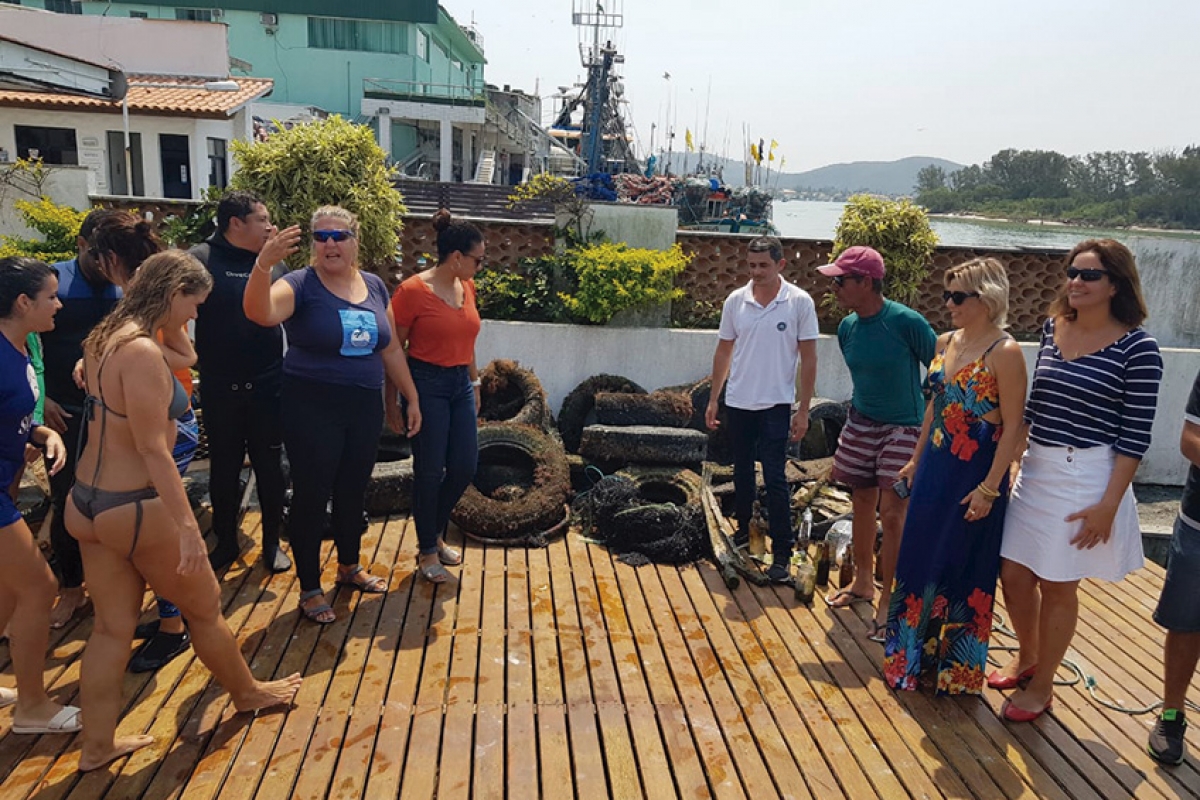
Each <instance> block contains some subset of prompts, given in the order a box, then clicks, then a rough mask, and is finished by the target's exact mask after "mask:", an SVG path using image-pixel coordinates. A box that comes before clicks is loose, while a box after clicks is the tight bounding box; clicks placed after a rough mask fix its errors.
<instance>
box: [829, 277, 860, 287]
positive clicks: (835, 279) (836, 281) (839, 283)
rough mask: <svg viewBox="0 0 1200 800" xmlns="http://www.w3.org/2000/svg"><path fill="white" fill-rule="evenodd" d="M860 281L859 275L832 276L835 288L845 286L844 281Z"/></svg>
mask: <svg viewBox="0 0 1200 800" xmlns="http://www.w3.org/2000/svg"><path fill="white" fill-rule="evenodd" d="M861 280H862V276H861V275H835V276H833V282H834V284H835V285H837V286H845V285H846V281H861Z"/></svg>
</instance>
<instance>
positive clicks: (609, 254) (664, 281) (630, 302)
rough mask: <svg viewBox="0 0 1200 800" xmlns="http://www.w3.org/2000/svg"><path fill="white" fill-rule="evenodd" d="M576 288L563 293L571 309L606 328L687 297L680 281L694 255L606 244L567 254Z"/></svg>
mask: <svg viewBox="0 0 1200 800" xmlns="http://www.w3.org/2000/svg"><path fill="white" fill-rule="evenodd" d="M564 257H565V259H566V261H567V264H568V267H569V270H570V272H571V277H572V278H573V282H574V284H575V289H574V292H573V293H567V292H563V293H560V295H559V296H560V297H561V298H562V301H563V304H564V305H565V306H566V308H567V310H568V311H569V312H570V313H571V314H572V315H574V316H575V317H578V318H580V319H583V320H586V321H588V322H595V323H605V322H608V321H609V320H610V319H612V316H613V315H614V314H616V313H617V312H618V311H623V310H625V309H627V308H637V307H639V306H640V307H644V306H654V305H658V304H660V303H665V302H668V301H670V300H678V299H680V298H682V297H683V296H684V292H683V290H682V289H677V288H675V276H676V275H678V274H680V273H681V272H683V270H684V269H685V268H686V267H687V265H688V262H689V261H690V260H691V256H688V255H684V252H683V249H682V248H681V247H680V246H679V245H677V244H676V245H674V246H673V247H672V248H671V249H670V250H665V251H664V250H646V249H641V248H632V247H629V246H627V245H624V244H613V243H612V242H602V243H598V244H589V245H584V246H582V247H577V248H573V249H571V250H568V251H567V252H566V253H565V255H564Z"/></svg>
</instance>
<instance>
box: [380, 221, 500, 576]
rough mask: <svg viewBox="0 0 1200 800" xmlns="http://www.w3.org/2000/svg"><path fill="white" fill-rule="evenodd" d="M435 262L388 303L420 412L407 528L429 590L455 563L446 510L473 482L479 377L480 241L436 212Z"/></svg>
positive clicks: (391, 411)
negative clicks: (447, 536) (477, 291)
mask: <svg viewBox="0 0 1200 800" xmlns="http://www.w3.org/2000/svg"><path fill="white" fill-rule="evenodd" d="M433 227H434V228H435V229H436V230H437V247H438V263H437V266H435V267H434V268H433V269H430V270H427V271H425V272H422V273H420V274H418V275H414V276H412V277H411V278H409V279H408V280H406V281H404V282H403V283H401V284H400V287H399V288H398V289H397V290H396V294H395V295H394V296H393V297H392V313H393V315H394V316H395V323H396V336H397V338H398V339H399V340H400V341H401V342H404V343H407V351H408V368H409V371H410V372H411V373H412V378H413V383H414V384H416V387H417V395H418V397H419V398H420V400H419V402H420V405H421V419H422V423H421V430H420V432H419V433H417V435H416V436H415V437H413V524H414V525H416V528H417V542H418V545H419V547H420V555H419V556H418V557H417V567H418V569H419V570H420V572H421V575H422V576H423V577H424V578H425V579H426V580H429V581H430V582H432V583H443V582H445V581H447V580H449V578H450V573H449V572H447V571H446V566H453V565H456V564H459V563H461V561H462V556H461V555H460V554H459V553H458V552H457V551H456V550H454V549H452V548H450V547H447V546H446V542H445V540H444V537H445V534H446V526H447V525H448V524H449V523H450V510H451V509H452V508H454V505H455V503H457V502H458V499H459V498H460V497H462V493H463V492H464V491H466V489H467V486H469V485H470V483H471V479H472V478H474V477H475V466H476V462H477V461H478V459H479V444H478V441H477V439H476V422H475V419H476V408H477V407H478V405H479V373H478V370H477V369H476V366H475V339H476V337H477V336H478V335H479V327H480V320H479V310H478V309H477V308H476V307H475V283H474V281H473V280H472V279H473V278H474V277H475V273H476V272H478V271H479V268H480V266H481V265H482V264H483V258H484V249H485V248H484V242H483V234H482V233H480V232H479V229H478V228H476V227H475V226H474V225H471V224H470V223H467V222H454V221H452V220H451V218H450V212H449V211H446V210H445V209H442V210H441V211H439V212H438V213H437V214H435V215H434V217H433ZM387 414H388V424H389V425H390V426H391V428H392V429H393V430H395V431H397V432H399V431H401V430H403V424H402V416H401V413H400V407H399V404H398V398H397V396H396V390H395V388H394V387H391V385H390V384H389V390H388V392H387Z"/></svg>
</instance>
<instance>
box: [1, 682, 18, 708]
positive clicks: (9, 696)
mask: <svg viewBox="0 0 1200 800" xmlns="http://www.w3.org/2000/svg"><path fill="white" fill-rule="evenodd" d="M15 702H17V690H16V689H9V688H8V687H6V686H0V708H8V707H9V706H11V705H12V704H13V703H15Z"/></svg>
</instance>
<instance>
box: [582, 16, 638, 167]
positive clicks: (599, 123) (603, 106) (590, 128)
mask: <svg viewBox="0 0 1200 800" xmlns="http://www.w3.org/2000/svg"><path fill="white" fill-rule="evenodd" d="M623 2H624V0H603V2H598V1H597V0H572V14H571V21H572V23H574V25H575V26H576V27H577V28H579V29H580V42H579V54H580V60H581V61H582V62H583V66H584V68H585V69H587V71H588V80H587V88H586V89H585V91H586V93H587V101H586V104H585V106H584V118H583V142H582V156H583V160H584V161H585V162H587V169H588V172H589V173H597V172H608V169H607V162H608V153H607V151H606V147H605V142H604V137H605V133H606V132H608V130H609V129H610V128H612V129H613V130H612V131H611V133H612V134H614V135H619V136H621V137H622V138H623V137H624V136H625V135H626V134H625V131H624V126H623V125H622V124H620V114H619V111H618V112H615V117H616V118H615V120H614V119H611V117H613V116H614V114H613V113H610V112H612V111H613V109H610V106H611V105H612V104H613V98H612V94H613V86H612V84H613V82H614V81H615V80H616V78H615V76H614V75H613V74H612V72H613V67H614V66H615V65H617V64H622V63H624V61H625V57H624V56H622V55H621V54H620V53H618V52H617V50H616V47H615V46H614V45H613V42H612V38H611V37H612V34H615V32H616V31H617V30H618V29H620V28H621V27H623V26H624V24H625V15H624V14H623V13H622V5H623ZM588 29H590V36H589V35H588V34H589V30H588ZM602 30H603V31H606V32H610V33H609V34H608V38H605V39H604V40H603V43H602V40H601V31H602ZM618 95H619V87H618ZM620 149H621V151H622V155H624V156H627V155H630V154H629V153H628V152H627V151H628V143H627V142H625V141H621V142H620Z"/></svg>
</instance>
